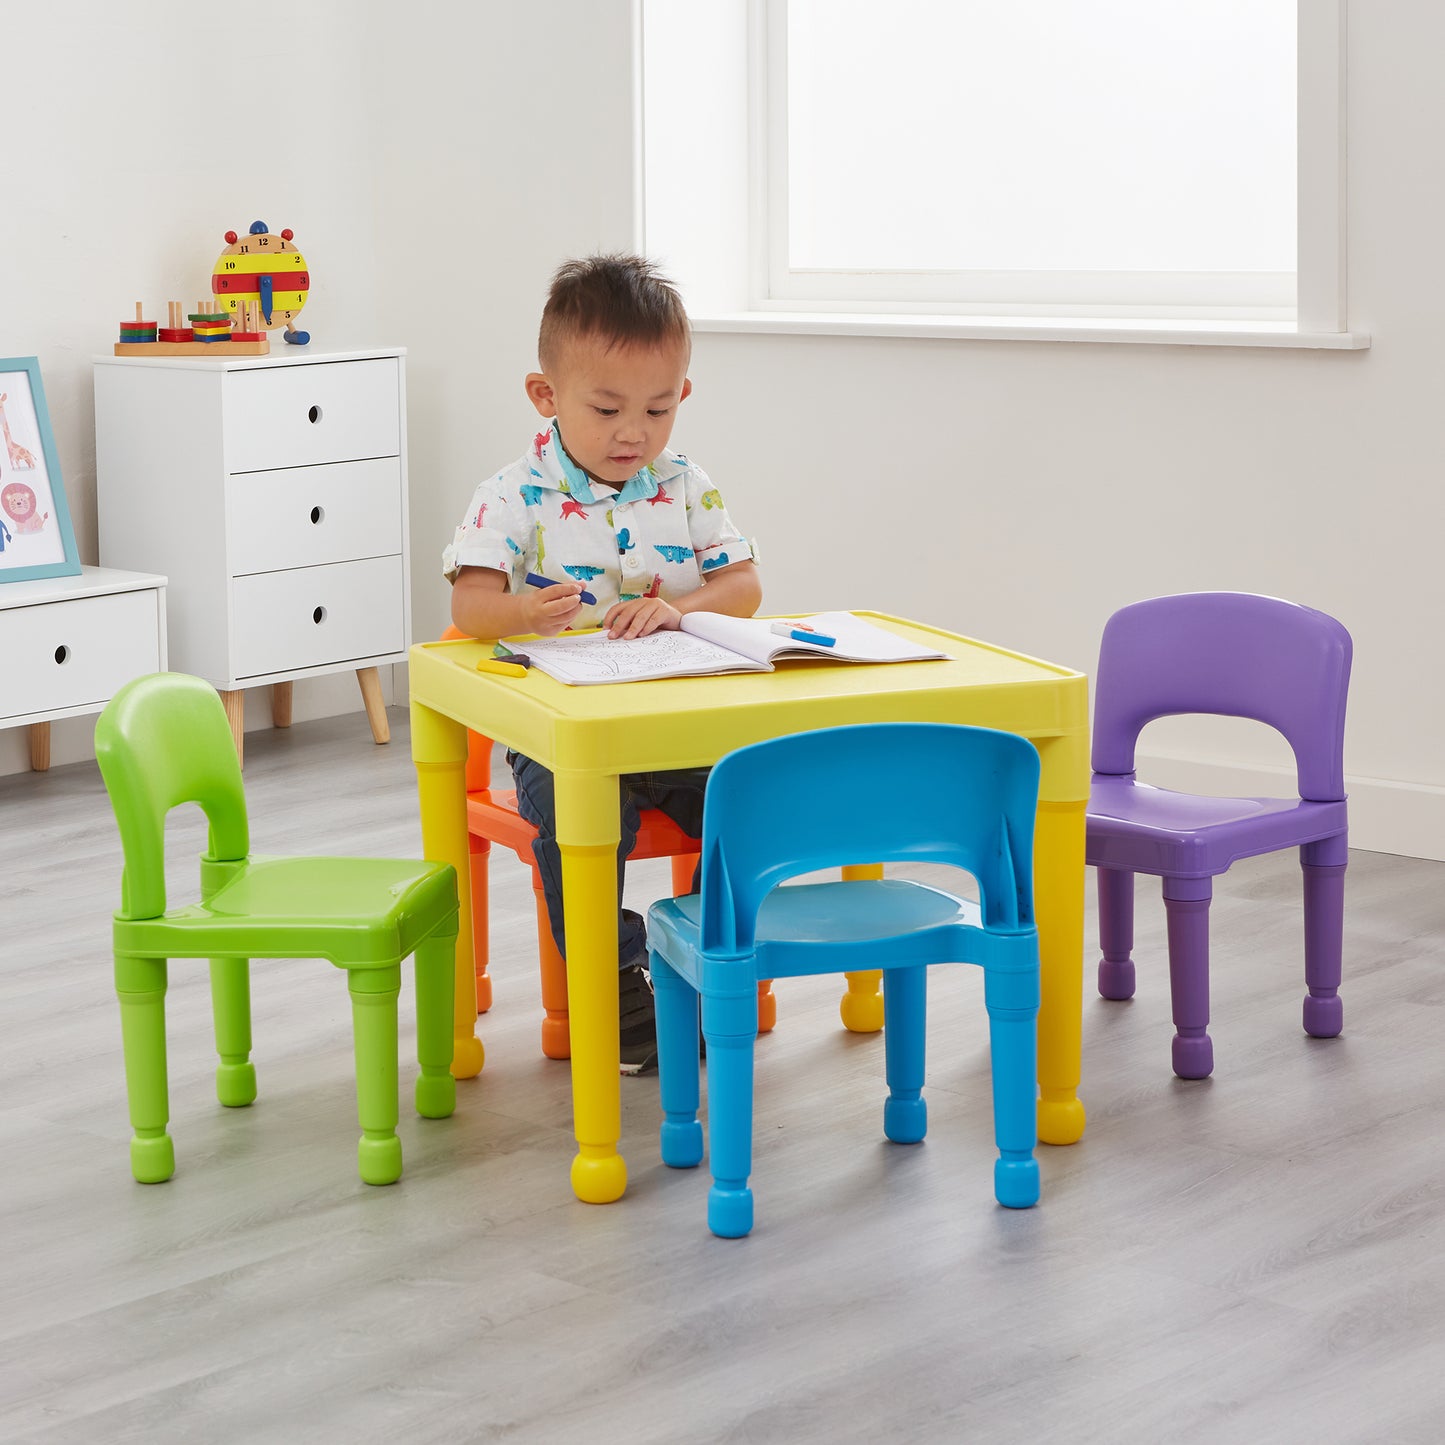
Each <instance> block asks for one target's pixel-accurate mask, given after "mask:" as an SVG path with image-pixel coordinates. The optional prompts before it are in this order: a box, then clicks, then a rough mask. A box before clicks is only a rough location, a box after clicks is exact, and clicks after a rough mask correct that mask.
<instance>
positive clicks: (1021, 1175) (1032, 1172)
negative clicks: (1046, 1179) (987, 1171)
mask: <svg viewBox="0 0 1445 1445" xmlns="http://www.w3.org/2000/svg"><path fill="white" fill-rule="evenodd" d="M993 1197H994V1198H995V1199H997V1200H998V1202H999V1203H1000V1204H1002V1205H1003V1206H1004V1208H1005V1209H1030V1208H1032V1207H1033V1206H1034V1205H1035V1204H1037V1203H1038V1202H1039V1161H1038V1160H1037V1159H1032V1158H1030V1159H998V1160H995V1161H994V1166H993Z"/></svg>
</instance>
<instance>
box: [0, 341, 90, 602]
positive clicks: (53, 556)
mask: <svg viewBox="0 0 1445 1445" xmlns="http://www.w3.org/2000/svg"><path fill="white" fill-rule="evenodd" d="M79 571H80V558H79V556H78V555H77V553H76V550H75V533H74V531H73V530H72V529H71V525H70V511H69V509H68V508H67V507H66V505H65V487H64V485H63V484H62V483H61V480H60V463H59V461H58V459H57V457H56V454H55V437H54V434H53V433H52V432H51V430H50V412H49V411H48V409H47V408H46V405H45V388H44V387H43V386H42V385H41V382H40V362H39V360H38V359H37V358H36V357H34V356H18V357H11V358H9V359H6V358H3V357H0V583H3V582H20V581H25V580H27V579H29V578H32V577H73V576H75V575H77V574H78V573H79Z"/></svg>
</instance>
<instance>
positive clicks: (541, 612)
mask: <svg viewBox="0 0 1445 1445" xmlns="http://www.w3.org/2000/svg"><path fill="white" fill-rule="evenodd" d="M581 593H582V584H581V583H580V582H557V583H554V584H553V585H552V586H551V587H537V588H531V587H528V588H526V589H524V591H523V593H522V594H521V595H522V607H523V611H524V612H525V613H526V616H527V625H526V628H525V629H523V630H525V631H527V632H535V633H536V634H537V636H538V637H555V636H556V635H557V634H558V633H559V632H561V631H562V629H563V628H565V627H566V626H567V625H568V623H570V622H571V621H572V619H573V618H574V617H576V616H577V614H578V613H579V612H580V611H581V610H582V602H581Z"/></svg>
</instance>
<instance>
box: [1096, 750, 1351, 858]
mask: <svg viewBox="0 0 1445 1445" xmlns="http://www.w3.org/2000/svg"><path fill="white" fill-rule="evenodd" d="M1089 823H1090V833H1089V847H1088V854H1087V857H1088V861H1089V862H1090V863H1091V864H1093V865H1094V866H1095V867H1097V868H1127V869H1128V870H1129V871H1130V872H1131V873H1150V874H1155V875H1159V876H1162V875H1164V874H1169V875H1171V876H1173V877H1176V878H1182V877H1209V876H1212V875H1214V874H1216V873H1223V872H1225V871H1226V870H1227V869H1228V868H1229V865H1230V864H1231V863H1233V862H1234V861H1235V859H1236V858H1252V857H1254V856H1255V855H1256V854H1259V853H1277V852H1279V851H1280V849H1282V848H1297V847H1299V846H1301V845H1302V844H1304V843H1312V842H1314V841H1315V840H1316V839H1318V838H1326V837H1330V836H1331V835H1333V834H1336V833H1343V832H1344V831H1345V828H1346V826H1347V818H1346V806H1345V804H1344V803H1343V802H1339V803H1308V802H1305V801H1303V800H1302V799H1300V798H1213V797H1207V796H1205V795H1203V794H1199V793H1175V792H1171V791H1170V790H1169V789H1168V788H1154V787H1150V785H1149V784H1148V783H1139V782H1135V781H1134V779H1133V778H1113V777H1107V776H1103V777H1101V776H1098V775H1096V776H1095V778H1094V780H1093V783H1092V785H1091V786H1090V788H1089Z"/></svg>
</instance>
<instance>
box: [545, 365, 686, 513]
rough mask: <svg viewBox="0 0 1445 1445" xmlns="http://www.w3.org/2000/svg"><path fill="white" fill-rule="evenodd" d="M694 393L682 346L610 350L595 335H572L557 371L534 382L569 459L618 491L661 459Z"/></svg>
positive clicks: (552, 369) (555, 366)
mask: <svg viewBox="0 0 1445 1445" xmlns="http://www.w3.org/2000/svg"><path fill="white" fill-rule="evenodd" d="M691 390H692V383H691V382H690V381H689V380H688V379H687V351H686V349H685V348H684V347H683V346H682V345H680V344H679V345H672V346H614V347H612V349H611V350H608V348H607V343H606V341H605V340H603V339H602V338H600V337H595V336H582V337H573V338H572V339H571V340H570V341H568V342H566V343H565V344H564V345H563V347H562V349H561V351H560V352H559V354H558V355H557V356H556V357H555V358H554V359H553V363H552V366H551V369H550V370H548V371H547V372H546V373H545V374H544V373H542V372H533V373H532V375H530V376H529V377H528V378H527V395H528V396H529V397H530V398H531V399H532V405H533V406H535V407H536V408H537V410H538V411H539V412H540V413H541V414H542V415H543V416H546V417H553V416H555V417H556V418H557V424H558V426H559V427H560V429H561V432H562V441H563V444H564V445H565V446H566V448H567V454H568V456H570V457H571V458H572V460H573V461H574V462H576V463H577V465H578V466H579V467H581V468H582V470H583V471H584V472H586V473H587V475H588V476H589V477H592V478H593V479H594V480H595V481H599V482H606V483H608V485H610V486H613V487H620V486H622V484H623V483H624V482H625V481H626V480H627V479H628V478H629V477H630V476H632V475H633V473H634V472H637V471H639V470H641V468H643V467H645V466H647V465H648V464H649V463H650V462H653V461H655V460H656V459H657V457H658V455H659V454H660V453H661V451H662V449H663V448H664V447H665V446H666V445H667V441H668V438H669V437H670V436H671V435H672V427H673V423H674V422H675V421H676V420H677V408H678V406H679V405H680V404H681V402H682V401H683V399H684V398H685V397H686V396H687V394H688V393H689V392H690V391H691Z"/></svg>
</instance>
